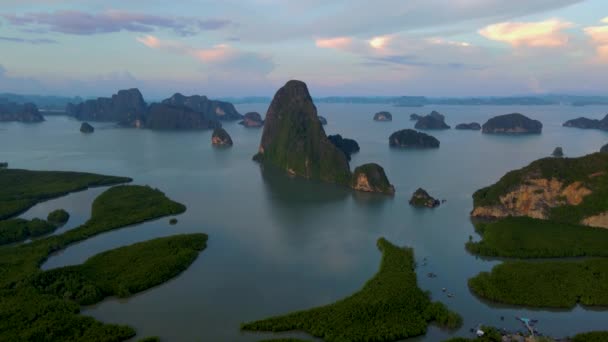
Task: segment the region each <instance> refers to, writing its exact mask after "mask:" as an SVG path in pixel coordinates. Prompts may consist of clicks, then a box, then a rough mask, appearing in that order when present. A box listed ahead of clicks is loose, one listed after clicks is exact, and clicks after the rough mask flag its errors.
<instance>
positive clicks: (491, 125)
mask: <svg viewBox="0 0 608 342" xmlns="http://www.w3.org/2000/svg"><path fill="white" fill-rule="evenodd" d="M542 129H543V124H542V123H541V122H540V121H538V120H533V119H530V118H528V117H527V116H525V115H522V114H519V113H512V114H505V115H499V116H496V117H494V118H492V119H490V120H488V121H487V122H486V123H485V124H483V126H482V132H483V133H485V134H508V135H522V134H540V133H541V132H542Z"/></svg>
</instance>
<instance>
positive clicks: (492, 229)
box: [466, 217, 608, 258]
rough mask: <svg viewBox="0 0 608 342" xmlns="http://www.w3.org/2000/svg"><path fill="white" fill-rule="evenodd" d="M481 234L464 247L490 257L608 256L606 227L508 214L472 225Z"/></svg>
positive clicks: (607, 231) (607, 232)
mask: <svg viewBox="0 0 608 342" xmlns="http://www.w3.org/2000/svg"><path fill="white" fill-rule="evenodd" d="M475 230H476V231H477V232H478V233H479V234H480V235H481V236H482V238H483V239H482V240H481V241H479V242H473V241H469V242H467V244H466V247H467V250H469V251H470V252H471V253H474V254H479V255H483V256H489V257H507V258H559V257H581V256H592V257H608V248H606V246H608V230H606V229H603V228H590V227H586V226H580V225H573V224H569V223H557V222H552V221H546V220H539V219H533V218H529V217H508V218H505V219H501V220H499V221H496V222H483V223H477V224H476V225H475Z"/></svg>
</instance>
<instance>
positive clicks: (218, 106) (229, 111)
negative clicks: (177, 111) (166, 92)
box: [162, 93, 243, 121]
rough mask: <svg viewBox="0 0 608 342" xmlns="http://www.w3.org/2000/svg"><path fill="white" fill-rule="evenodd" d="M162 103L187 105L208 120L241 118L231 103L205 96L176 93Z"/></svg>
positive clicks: (177, 105) (175, 105)
mask: <svg viewBox="0 0 608 342" xmlns="http://www.w3.org/2000/svg"><path fill="white" fill-rule="evenodd" d="M162 103H163V104H166V105H170V106H174V107H181V106H183V107H188V108H190V109H192V110H193V111H195V112H198V113H201V114H202V115H203V116H204V117H205V118H206V119H207V120H209V121H213V120H219V121H234V120H241V119H242V118H243V116H242V115H241V114H239V112H237V110H236V108H234V105H232V103H229V102H223V101H215V100H210V99H208V98H207V97H206V96H200V95H193V96H184V95H182V94H180V93H176V94H174V95H173V96H171V97H170V98H168V99H165V100H163V101H162Z"/></svg>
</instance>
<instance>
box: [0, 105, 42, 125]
mask: <svg viewBox="0 0 608 342" xmlns="http://www.w3.org/2000/svg"><path fill="white" fill-rule="evenodd" d="M9 121H15V122H23V123H35V122H42V121H44V117H43V116H42V114H40V111H38V107H36V105H35V104H33V103H26V104H17V103H14V102H8V101H6V102H1V103H0V122H9Z"/></svg>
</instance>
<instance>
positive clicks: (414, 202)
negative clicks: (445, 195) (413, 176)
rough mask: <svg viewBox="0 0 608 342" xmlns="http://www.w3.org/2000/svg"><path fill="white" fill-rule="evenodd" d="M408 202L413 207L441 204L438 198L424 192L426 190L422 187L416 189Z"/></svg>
mask: <svg viewBox="0 0 608 342" xmlns="http://www.w3.org/2000/svg"><path fill="white" fill-rule="evenodd" d="M409 203H410V205H411V206H414V207H426V208H435V207H438V206H439V205H440V204H441V202H439V200H438V199H435V198H433V197H432V196H431V195H429V193H428V192H426V190H424V189H422V188H418V190H416V191H415V192H414V194H413V195H412V198H411V199H410V202H409Z"/></svg>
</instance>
